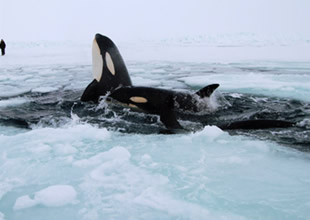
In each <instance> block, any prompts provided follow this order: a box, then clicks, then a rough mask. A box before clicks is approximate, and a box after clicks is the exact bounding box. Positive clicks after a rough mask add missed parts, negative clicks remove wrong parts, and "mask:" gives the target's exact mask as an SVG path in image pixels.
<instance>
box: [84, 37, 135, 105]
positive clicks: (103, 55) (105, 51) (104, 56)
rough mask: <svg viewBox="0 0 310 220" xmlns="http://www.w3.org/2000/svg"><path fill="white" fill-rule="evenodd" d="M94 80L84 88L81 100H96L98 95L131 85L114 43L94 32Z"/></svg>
mask: <svg viewBox="0 0 310 220" xmlns="http://www.w3.org/2000/svg"><path fill="white" fill-rule="evenodd" d="M92 72H93V77H94V80H93V81H92V82H91V83H90V84H89V85H88V86H87V88H86V89H85V91H84V93H83V95H82V97H81V100H82V101H94V102H98V100H99V97H100V96H104V95H106V93H107V92H110V91H113V90H114V89H116V88H118V87H120V86H131V85H132V84H131V79H130V77H129V74H128V71H127V68H126V65H125V63H124V61H123V58H122V56H121V54H120V53H119V51H118V49H117V47H116V45H115V44H114V43H113V41H112V40H110V39H109V38H108V37H106V36H103V35H101V34H96V35H95V39H94V40H93V45H92Z"/></svg>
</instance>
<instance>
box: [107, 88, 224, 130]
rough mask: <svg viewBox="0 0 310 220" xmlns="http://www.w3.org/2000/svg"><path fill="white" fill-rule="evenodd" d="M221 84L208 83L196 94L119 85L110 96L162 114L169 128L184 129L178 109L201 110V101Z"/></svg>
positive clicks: (128, 104) (123, 102)
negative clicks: (178, 116)
mask: <svg viewBox="0 0 310 220" xmlns="http://www.w3.org/2000/svg"><path fill="white" fill-rule="evenodd" d="M218 87H219V84H211V85H208V86H206V87H204V88H202V89H201V90H199V91H197V92H196V93H195V94H190V93H185V92H176V91H173V90H166V89H158V88H150V87H119V88H117V89H115V90H114V91H112V92H111V94H110V95H109V96H108V101H109V100H110V99H113V100H116V101H117V102H119V103H121V104H125V105H127V106H129V107H131V108H135V109H139V110H142V111H144V112H147V113H150V114H156V115H159V116H160V120H161V122H162V123H163V124H164V125H165V126H166V128H168V129H182V128H183V127H182V126H181V125H180V124H179V122H178V121H177V119H176V115H175V113H176V112H177V111H183V112H186V111H189V112H194V113H195V112H199V111H201V109H200V108H199V102H200V101H201V100H200V99H202V98H207V97H208V98H209V97H210V96H211V95H212V93H213V91H214V90H215V89H216V88H218ZM110 101H111V100H110Z"/></svg>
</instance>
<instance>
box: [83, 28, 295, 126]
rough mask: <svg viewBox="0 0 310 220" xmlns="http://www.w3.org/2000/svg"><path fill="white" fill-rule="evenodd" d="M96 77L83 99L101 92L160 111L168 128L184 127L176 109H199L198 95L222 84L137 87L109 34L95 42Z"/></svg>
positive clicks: (279, 123) (259, 123)
mask: <svg viewBox="0 0 310 220" xmlns="http://www.w3.org/2000/svg"><path fill="white" fill-rule="evenodd" d="M92 60H93V76H94V80H93V81H92V82H91V83H90V84H89V85H88V86H87V88H86V89H85V91H84V92H83V95H82V97H81V101H93V102H98V101H99V98H100V96H105V95H107V94H108V92H109V93H110V94H109V95H108V97H107V101H112V102H113V101H114V102H116V103H118V104H122V105H126V106H128V107H131V108H136V109H139V110H142V111H144V112H146V113H150V114H157V115H159V116H160V120H161V122H163V124H164V125H165V126H166V127H167V128H168V129H183V127H182V126H181V125H180V123H179V122H178V121H177V118H176V112H179V111H190V112H193V113H195V112H199V111H201V109H200V108H199V107H198V105H197V102H198V101H197V98H205V97H210V96H211V95H212V93H213V92H214V90H215V89H217V88H218V87H219V84H211V85H208V86H206V87H204V88H202V89H201V90H199V91H198V92H196V93H195V94H188V93H183V92H176V91H172V90H165V89H158V88H150V87H134V86H132V83H131V79H130V77H129V75H128V71H127V68H126V66H125V63H124V61H123V58H122V57H121V55H120V53H119V51H118V49H117V47H116V46H115V44H114V43H113V42H112V41H111V40H110V39H109V38H107V37H105V36H103V35H100V34H96V36H95V39H94V41H93V46H92ZM218 126H219V127H220V128H221V129H225V130H232V129H267V128H286V127H292V126H295V123H292V122H287V121H281V120H245V121H236V122H231V123H227V124H220V125H218Z"/></svg>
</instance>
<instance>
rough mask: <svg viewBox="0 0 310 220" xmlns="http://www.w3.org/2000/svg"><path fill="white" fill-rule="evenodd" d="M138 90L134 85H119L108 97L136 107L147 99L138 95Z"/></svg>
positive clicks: (146, 101) (145, 102)
mask: <svg viewBox="0 0 310 220" xmlns="http://www.w3.org/2000/svg"><path fill="white" fill-rule="evenodd" d="M138 90H139V89H136V88H135V87H120V88H117V89H115V90H114V91H113V92H112V93H111V94H110V95H109V97H110V98H112V99H114V100H116V101H117V102H119V103H122V104H126V105H128V106H129V107H134V108H138V106H140V107H141V105H142V106H143V104H147V103H148V99H147V98H146V97H144V96H142V95H140V94H139V91H138ZM137 91H138V92H137Z"/></svg>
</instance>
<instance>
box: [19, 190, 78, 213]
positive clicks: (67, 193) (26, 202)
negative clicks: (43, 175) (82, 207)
mask: <svg viewBox="0 0 310 220" xmlns="http://www.w3.org/2000/svg"><path fill="white" fill-rule="evenodd" d="M76 197H77V192H76V191H75V189H74V188H73V187H72V186H70V185H53V186H49V187H47V188H45V189H42V190H40V191H38V192H36V193H35V195H34V199H31V198H30V197H29V195H25V196H21V197H19V198H17V200H16V202H15V204H14V207H13V209H14V210H19V209H25V208H30V207H33V206H36V205H43V206H46V207H60V206H65V205H68V204H75V203H76V202H77V200H76Z"/></svg>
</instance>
